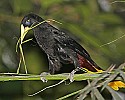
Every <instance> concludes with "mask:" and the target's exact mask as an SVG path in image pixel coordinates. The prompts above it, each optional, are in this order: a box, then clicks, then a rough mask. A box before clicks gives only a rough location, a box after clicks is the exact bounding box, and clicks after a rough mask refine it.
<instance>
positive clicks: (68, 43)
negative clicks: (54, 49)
mask: <svg viewBox="0 0 125 100" xmlns="http://www.w3.org/2000/svg"><path fill="white" fill-rule="evenodd" d="M55 33H56V34H55ZM53 35H55V36H54V39H55V40H56V41H58V42H59V43H60V44H61V45H63V47H69V48H71V49H72V50H74V51H75V52H76V53H77V54H79V55H81V56H82V57H84V58H85V59H86V60H87V61H88V62H89V63H91V64H92V65H93V66H95V67H96V68H98V69H100V68H99V67H98V65H97V64H96V63H95V62H94V61H93V60H92V59H91V57H90V55H89V53H88V52H87V51H86V50H85V49H84V48H83V47H82V46H81V45H80V44H79V43H77V42H76V41H75V40H74V39H72V38H71V37H69V36H68V35H67V34H65V33H63V32H61V31H60V30H56V32H54V33H53Z"/></svg>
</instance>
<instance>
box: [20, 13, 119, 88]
mask: <svg viewBox="0 0 125 100" xmlns="http://www.w3.org/2000/svg"><path fill="white" fill-rule="evenodd" d="M40 22H43V23H41V24H39V23H40ZM38 24H39V25H38ZM35 25H38V26H37V27H35V28H33V31H34V36H35V38H36V41H37V43H38V45H39V46H40V48H42V50H43V51H44V52H45V53H46V54H47V57H48V60H49V71H50V73H51V74H54V73H55V72H56V71H59V70H60V68H61V67H63V66H62V64H74V66H75V69H74V70H73V71H72V72H71V75H70V76H71V77H70V78H71V79H70V81H72V76H73V75H74V73H75V72H76V71H80V70H83V69H87V70H88V71H92V72H99V71H102V69H101V68H100V67H99V66H98V65H97V64H96V63H95V62H94V61H93V60H92V58H91V57H90V55H89V53H88V52H87V51H86V50H85V49H84V48H83V47H82V46H81V45H80V44H79V43H78V42H76V41H75V40H74V39H72V38H71V37H70V36H69V35H68V34H66V33H64V32H63V31H61V30H59V29H57V28H55V27H54V26H52V25H51V24H49V23H47V22H46V21H45V20H44V19H42V18H41V17H39V16H38V15H36V14H28V15H26V16H24V18H23V19H22V22H21V31H22V32H21V33H23V32H24V31H25V30H26V29H27V28H30V27H33V26H35ZM115 82H117V81H115ZM118 82H119V81H118ZM115 84H116V83H115ZM115 84H114V85H115ZM119 84H120V83H119ZM111 85H112V84H111ZM117 87H118V86H117Z"/></svg>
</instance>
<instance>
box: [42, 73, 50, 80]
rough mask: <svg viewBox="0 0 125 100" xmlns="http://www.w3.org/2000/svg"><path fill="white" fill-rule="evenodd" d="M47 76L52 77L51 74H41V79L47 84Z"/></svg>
mask: <svg viewBox="0 0 125 100" xmlns="http://www.w3.org/2000/svg"><path fill="white" fill-rule="evenodd" d="M47 75H50V73H49V72H42V73H41V74H40V79H41V80H42V81H43V82H47V79H46V78H45V77H46V76H47Z"/></svg>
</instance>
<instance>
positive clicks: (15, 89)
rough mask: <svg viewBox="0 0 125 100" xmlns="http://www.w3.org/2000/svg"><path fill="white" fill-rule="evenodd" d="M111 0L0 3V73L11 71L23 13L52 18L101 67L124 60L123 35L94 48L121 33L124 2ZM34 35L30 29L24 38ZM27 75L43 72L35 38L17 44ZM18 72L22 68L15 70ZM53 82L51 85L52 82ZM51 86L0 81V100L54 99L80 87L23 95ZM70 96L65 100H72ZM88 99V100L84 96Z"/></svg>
mask: <svg viewBox="0 0 125 100" xmlns="http://www.w3.org/2000/svg"><path fill="white" fill-rule="evenodd" d="M113 1H114V0H1V1H0V72H1V73H3V72H16V69H17V67H18V63H19V54H18V53H16V52H15V45H16V42H17V39H18V38H19V37H20V22H21V20H22V18H23V17H24V16H25V15H26V14H28V13H31V12H32V13H36V14H38V15H40V16H41V17H42V18H44V19H55V20H57V21H59V22H61V23H62V25H60V24H54V25H56V27H58V28H60V29H61V30H63V31H64V32H67V33H69V34H70V35H71V36H72V37H73V38H74V39H76V40H77V41H78V42H79V43H80V44H81V45H82V46H83V47H84V48H85V49H86V50H87V51H88V52H89V53H90V55H91V57H92V58H93V59H94V61H95V62H96V63H97V64H98V65H99V66H100V67H101V68H103V69H107V68H108V67H109V66H110V65H111V64H116V65H119V64H121V63H123V62H124V61H125V47H124V46H125V37H123V38H121V39H119V40H117V41H116V42H114V43H111V44H109V45H106V46H103V47H100V46H101V45H103V44H105V43H108V42H110V41H113V40H115V39H117V38H119V37H121V36H123V35H124V34H125V3H114V4H111V2H113ZM31 37H34V36H33V33H32V31H30V32H29V34H28V35H27V36H26V38H27V39H28V38H31ZM23 50H24V55H25V58H26V65H27V67H28V73H32V74H40V73H41V72H43V71H48V62H47V58H46V55H45V54H44V53H43V51H42V50H41V49H40V48H39V46H38V45H37V43H36V42H35V40H33V41H31V42H28V43H25V44H24V45H23ZM21 73H24V67H23V66H22V67H21ZM56 82H57V81H56ZM56 82H53V81H49V82H48V83H42V82H41V81H15V82H0V100H55V98H59V97H61V96H63V95H66V94H68V93H71V92H73V91H76V90H78V89H81V88H83V87H84V83H83V82H74V83H73V84H71V85H65V84H62V85H59V86H57V87H54V88H51V89H48V90H46V91H44V92H42V93H40V94H38V95H37V96H34V97H28V96H27V94H31V93H34V92H36V91H38V90H40V89H42V88H44V87H45V86H48V85H50V84H54V83H56ZM72 99H73V97H71V98H69V99H68V100H72ZM88 99H89V98H88Z"/></svg>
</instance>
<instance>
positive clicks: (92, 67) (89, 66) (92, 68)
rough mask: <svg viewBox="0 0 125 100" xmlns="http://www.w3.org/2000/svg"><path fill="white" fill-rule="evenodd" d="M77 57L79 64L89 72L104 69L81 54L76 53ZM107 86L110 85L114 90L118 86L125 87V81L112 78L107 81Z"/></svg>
mask: <svg viewBox="0 0 125 100" xmlns="http://www.w3.org/2000/svg"><path fill="white" fill-rule="evenodd" d="M78 59H79V64H80V66H81V68H83V69H85V70H86V71H87V72H90V73H95V72H96V73H102V72H104V70H102V69H101V68H100V67H99V66H98V65H96V64H95V63H94V61H93V63H94V64H91V63H90V62H88V61H87V60H86V59H85V58H84V57H82V56H81V55H78ZM108 86H110V87H111V88H112V89H114V90H119V88H125V83H124V82H122V81H119V80H117V81H116V80H114V81H112V82H109V83H108Z"/></svg>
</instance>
